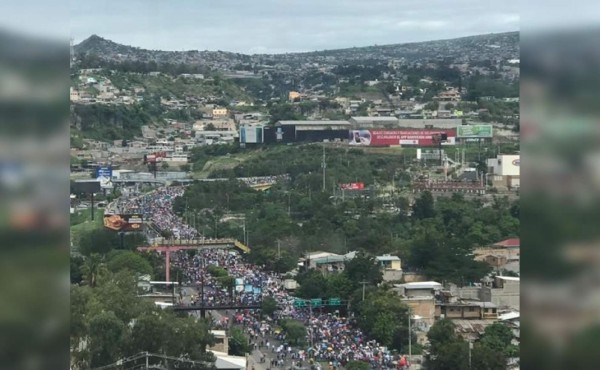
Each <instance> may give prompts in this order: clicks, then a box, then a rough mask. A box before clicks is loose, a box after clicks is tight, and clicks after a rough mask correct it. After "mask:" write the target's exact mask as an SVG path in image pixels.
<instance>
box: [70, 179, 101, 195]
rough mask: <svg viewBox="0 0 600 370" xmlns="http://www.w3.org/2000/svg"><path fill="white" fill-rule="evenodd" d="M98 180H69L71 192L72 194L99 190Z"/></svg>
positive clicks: (90, 192) (97, 191)
mask: <svg viewBox="0 0 600 370" xmlns="http://www.w3.org/2000/svg"><path fill="white" fill-rule="evenodd" d="M100 189H101V187H100V181H98V180H90V181H87V180H83V181H81V180H80V181H72V182H71V193H74V194H92V193H99V192H100Z"/></svg>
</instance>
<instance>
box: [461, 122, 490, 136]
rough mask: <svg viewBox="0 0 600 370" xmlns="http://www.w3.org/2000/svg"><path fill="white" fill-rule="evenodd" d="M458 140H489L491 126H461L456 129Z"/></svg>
mask: <svg viewBox="0 0 600 370" xmlns="http://www.w3.org/2000/svg"><path fill="white" fill-rule="evenodd" d="M456 137H458V138H479V139H481V138H491V137H493V126H492V125H461V126H457V127H456Z"/></svg>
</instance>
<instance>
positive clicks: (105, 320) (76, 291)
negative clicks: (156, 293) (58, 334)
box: [71, 269, 214, 369]
mask: <svg viewBox="0 0 600 370" xmlns="http://www.w3.org/2000/svg"><path fill="white" fill-rule="evenodd" d="M213 343H214V338H213V337H212V336H211V335H210V334H209V332H208V326H207V324H206V323H205V322H203V321H196V320H195V319H193V318H191V317H188V316H184V317H180V316H177V315H175V314H174V313H173V312H171V311H166V310H161V309H159V308H157V307H156V306H155V305H153V304H152V303H151V302H146V301H143V300H141V299H140V298H138V296H137V280H136V277H135V275H134V274H132V273H131V272H130V271H128V270H127V269H124V270H120V271H119V272H117V273H113V272H105V273H103V274H100V275H98V276H96V280H95V282H94V284H88V285H75V284H74V285H71V354H72V357H73V362H74V363H75V364H76V365H77V366H78V367H79V368H89V367H92V368H93V367H99V366H104V365H108V364H111V363H114V362H116V361H117V360H119V359H121V358H124V357H128V356H132V355H135V354H138V353H140V352H145V351H148V352H150V353H158V354H163V355H168V356H173V357H180V356H183V355H186V356H188V357H189V358H190V359H192V360H198V361H207V362H208V363H207V366H206V368H207V369H208V368H210V367H211V365H210V362H211V361H214V359H213V357H212V355H210V354H209V353H207V352H206V351H205V349H206V346H207V345H212V344H213ZM140 365H141V363H140Z"/></svg>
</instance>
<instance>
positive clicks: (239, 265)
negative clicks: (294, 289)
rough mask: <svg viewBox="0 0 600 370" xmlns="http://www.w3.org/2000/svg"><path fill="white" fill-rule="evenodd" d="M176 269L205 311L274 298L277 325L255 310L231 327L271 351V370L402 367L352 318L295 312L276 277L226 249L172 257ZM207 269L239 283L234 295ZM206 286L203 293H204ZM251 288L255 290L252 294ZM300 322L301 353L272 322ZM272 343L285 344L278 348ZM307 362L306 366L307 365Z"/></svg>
mask: <svg viewBox="0 0 600 370" xmlns="http://www.w3.org/2000/svg"><path fill="white" fill-rule="evenodd" d="M171 258H172V263H174V265H175V266H177V267H179V268H180V269H181V270H182V271H183V272H184V276H185V277H184V281H183V282H184V284H185V285H191V286H196V287H197V291H198V292H203V296H204V301H203V303H204V305H206V306H208V307H215V306H216V307H218V306H225V305H236V304H242V305H252V304H256V305H258V304H259V303H260V302H261V300H262V298H264V297H268V296H269V297H273V298H275V299H276V300H277V301H278V303H279V305H280V307H281V309H280V310H279V311H277V312H276V314H275V317H274V318H273V319H274V321H271V320H269V321H263V320H262V319H261V317H260V315H259V314H258V313H256V312H255V311H252V310H236V311H235V312H234V313H233V314H232V315H231V317H227V320H226V321H227V322H228V323H229V322H231V323H234V324H237V325H242V326H243V327H244V329H245V331H246V333H247V334H248V336H249V337H250V338H251V340H252V343H253V345H254V348H256V349H261V350H262V351H263V352H264V351H265V349H266V351H267V352H269V351H271V354H272V355H273V356H274V357H273V359H274V361H273V362H272V363H271V367H272V368H285V367H289V366H290V365H291V367H292V368H294V367H296V368H298V367H302V366H301V365H303V364H304V365H310V361H308V359H309V358H312V359H313V361H317V362H328V363H330V364H331V366H330V367H331V368H332V369H337V368H339V367H341V366H344V365H346V364H347V363H348V362H350V361H364V362H368V363H370V364H371V366H372V368H374V369H385V368H395V367H397V364H399V363H401V361H404V362H403V363H405V362H406V360H402V359H397V358H394V357H393V356H392V355H391V354H390V353H389V352H388V351H386V350H385V349H384V348H382V347H381V346H380V345H379V344H378V343H376V342H375V341H370V340H368V338H367V337H366V336H365V335H364V334H363V333H362V332H361V330H360V329H358V327H357V326H356V324H355V322H354V319H353V318H352V317H341V316H340V315H339V313H338V312H336V313H325V312H323V313H319V312H312V311H309V309H308V308H295V307H294V306H293V302H294V298H293V297H292V296H290V295H289V294H288V293H287V292H286V291H285V289H284V288H283V284H282V281H281V279H280V277H279V276H278V274H275V273H269V272H265V271H263V270H262V269H260V268H259V267H258V266H254V265H252V264H248V263H245V262H244V261H243V260H242V257H241V255H240V254H239V253H238V252H236V251H231V250H225V249H204V250H201V251H199V252H198V253H197V254H195V255H194V256H190V254H189V253H187V252H185V251H181V252H178V253H177V254H172V257H171ZM206 266H218V267H221V268H223V269H225V270H226V271H227V272H228V273H229V275H230V276H232V277H233V278H235V279H236V286H235V288H234V289H233V291H231V290H228V289H225V288H223V287H221V286H220V284H219V281H218V278H215V277H214V276H212V275H211V274H210V273H209V272H208V270H207V269H206V268H205V267H206ZM202 285H203V288H202V287H201V286H202ZM249 287H251V289H249ZM201 295H202V293H199V294H198V296H197V297H193V299H192V301H191V303H192V304H193V305H199V304H201V303H202V302H201V297H200V296H201ZM286 318H291V319H296V320H299V321H302V322H304V324H305V325H306V327H307V338H306V343H309V344H310V345H309V346H308V347H307V348H302V349H297V348H292V347H291V346H289V345H287V342H286V337H285V333H284V332H282V331H280V330H276V329H275V325H274V324H273V323H274V322H277V321H278V320H279V319H286ZM268 338H272V339H273V340H276V341H277V342H279V343H281V344H279V345H275V341H274V342H273V343H271V342H270V341H269V339H268ZM307 361H308V362H307Z"/></svg>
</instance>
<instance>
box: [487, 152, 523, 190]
mask: <svg viewBox="0 0 600 370" xmlns="http://www.w3.org/2000/svg"><path fill="white" fill-rule="evenodd" d="M487 165H488V172H489V175H490V181H491V183H492V185H493V186H496V187H497V186H500V187H507V188H509V189H511V188H519V187H520V185H521V156H520V155H518V154H516V155H507V154H501V155H498V156H497V157H496V158H491V159H488V163H487Z"/></svg>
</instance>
